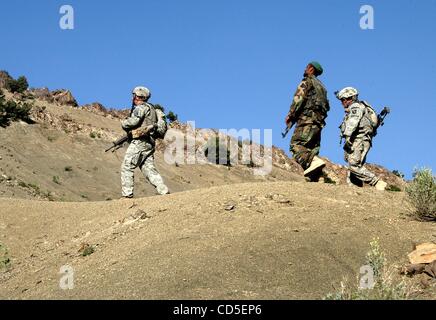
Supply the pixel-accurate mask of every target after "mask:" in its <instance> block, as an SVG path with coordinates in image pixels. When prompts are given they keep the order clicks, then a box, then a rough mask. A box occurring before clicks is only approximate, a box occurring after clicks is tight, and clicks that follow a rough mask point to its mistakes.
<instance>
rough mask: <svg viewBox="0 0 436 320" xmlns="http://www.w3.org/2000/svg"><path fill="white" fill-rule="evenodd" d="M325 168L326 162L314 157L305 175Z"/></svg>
mask: <svg viewBox="0 0 436 320" xmlns="http://www.w3.org/2000/svg"><path fill="white" fill-rule="evenodd" d="M324 166H325V162H324V161H323V160H322V159H320V158H318V157H317V156H314V157H313V160H312V162H311V163H310V167H309V168H307V169H306V170H304V175H305V176H307V175H308V174H310V173H311V172H313V171H315V170H316V169H319V168H322V167H324Z"/></svg>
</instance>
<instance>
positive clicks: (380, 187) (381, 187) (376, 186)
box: [375, 180, 388, 191]
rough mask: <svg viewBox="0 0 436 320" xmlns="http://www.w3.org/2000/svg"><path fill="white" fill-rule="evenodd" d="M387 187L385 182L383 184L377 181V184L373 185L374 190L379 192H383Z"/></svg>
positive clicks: (381, 181)
mask: <svg viewBox="0 0 436 320" xmlns="http://www.w3.org/2000/svg"><path fill="white" fill-rule="evenodd" d="M387 186H388V184H387V183H386V182H384V181H383V180H379V181H377V183H376V184H375V188H376V189H377V190H380V191H384V190H386V187H387Z"/></svg>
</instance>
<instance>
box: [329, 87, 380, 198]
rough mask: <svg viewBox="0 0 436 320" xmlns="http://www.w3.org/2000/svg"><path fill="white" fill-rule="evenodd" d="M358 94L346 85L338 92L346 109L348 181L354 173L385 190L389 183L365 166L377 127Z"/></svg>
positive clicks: (342, 132)
mask: <svg viewBox="0 0 436 320" xmlns="http://www.w3.org/2000/svg"><path fill="white" fill-rule="evenodd" d="M358 95H359V92H358V91H357V90H356V89H355V88H352V87H346V88H344V89H342V90H341V91H339V92H338V93H337V94H336V96H337V98H338V99H339V100H341V102H342V106H343V107H344V109H345V117H344V120H343V122H342V124H341V126H340V129H341V137H343V138H345V146H344V151H345V161H346V162H347V163H348V165H349V176H348V183H349V184H350V183H351V181H350V175H353V176H354V177H356V178H357V179H359V180H360V181H362V182H365V183H368V184H370V185H372V186H375V187H376V188H377V189H378V190H385V188H386V186H387V184H386V183H385V182H384V181H382V180H380V179H379V178H378V177H377V176H376V175H375V174H374V173H372V172H371V171H369V170H368V169H367V168H365V166H364V164H365V162H366V155H367V154H368V152H369V149H370V148H371V146H372V138H373V136H374V133H375V131H374V130H375V129H374V125H373V124H372V123H371V122H372V121H373V120H372V119H371V115H370V113H369V111H368V110H367V106H366V105H367V103H366V102H362V101H359V99H358Z"/></svg>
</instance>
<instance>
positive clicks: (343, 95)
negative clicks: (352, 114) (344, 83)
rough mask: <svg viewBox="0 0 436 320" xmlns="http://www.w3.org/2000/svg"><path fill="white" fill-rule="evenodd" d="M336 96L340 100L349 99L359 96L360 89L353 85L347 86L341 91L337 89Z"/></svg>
mask: <svg viewBox="0 0 436 320" xmlns="http://www.w3.org/2000/svg"><path fill="white" fill-rule="evenodd" d="M335 94H336V98H338V99H339V100H342V99H348V98H351V97H354V96H358V95H359V91H357V89H355V88H353V87H345V88H344V89H342V90H340V91H336V92H335Z"/></svg>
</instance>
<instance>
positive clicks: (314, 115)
mask: <svg viewBox="0 0 436 320" xmlns="http://www.w3.org/2000/svg"><path fill="white" fill-rule="evenodd" d="M322 73H323V68H322V67H321V65H320V64H319V63H318V62H316V61H313V62H310V63H309V64H308V65H307V67H306V70H305V71H304V78H303V80H302V81H301V83H300V84H299V85H298V88H297V91H296V92H295V94H294V98H293V101H292V104H291V108H290V111H289V113H288V115H287V116H286V119H285V122H286V125H287V126H289V125H291V124H294V123H297V126H296V128H295V131H294V134H293V136H292V139H291V145H290V151H291V152H292V153H293V155H294V158H295V160H296V161H297V162H298V163H299V164H300V165H301V167H302V168H303V169H304V170H305V171H304V175H305V176H309V175H311V174H312V173H314V172H315V170H317V169H319V168H322V167H323V166H325V162H324V161H323V160H321V159H320V158H319V157H318V156H317V155H318V154H319V150H320V145H321V131H322V128H323V127H324V126H325V118H326V117H327V112H328V111H329V110H330V105H329V101H328V99H327V90H326V88H325V87H324V85H323V84H322V82H321V81H320V80H319V79H318V78H317V77H318V76H319V75H321V74H322Z"/></svg>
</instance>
